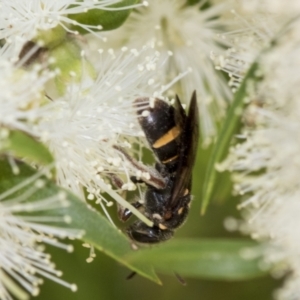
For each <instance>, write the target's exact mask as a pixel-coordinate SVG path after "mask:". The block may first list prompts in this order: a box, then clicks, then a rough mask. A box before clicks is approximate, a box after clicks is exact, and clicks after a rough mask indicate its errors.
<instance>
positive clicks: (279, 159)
mask: <svg viewBox="0 0 300 300" xmlns="http://www.w3.org/2000/svg"><path fill="white" fill-rule="evenodd" d="M299 24H300V23H299V21H297V22H294V24H293V25H292V26H290V27H289V28H288V30H285V31H283V33H284V34H282V36H280V37H278V38H277V40H276V43H274V45H273V47H272V48H271V49H270V50H269V51H267V52H265V53H264V55H263V56H262V57H261V59H260V61H259V63H260V70H259V74H260V75H262V77H261V78H262V79H261V81H259V82H258V83H257V87H256V88H255V89H253V86H254V85H253V82H251V83H250V82H249V91H252V92H251V93H250V95H249V99H248V100H249V101H250V105H249V106H248V109H247V112H246V114H245V116H244V117H245V120H246V121H247V123H246V124H245V127H244V130H243V135H244V141H243V142H241V143H239V144H238V145H236V146H235V147H233V148H232V149H231V153H230V155H229V157H228V159H227V161H226V162H225V163H224V164H223V167H225V168H228V169H229V170H231V171H232V172H234V176H233V179H234V182H235V191H236V192H237V193H239V194H241V195H244V201H243V202H242V203H241V204H240V208H241V209H243V212H244V215H245V219H246V227H247V230H248V231H249V232H250V233H251V235H252V237H254V238H256V239H258V240H262V241H267V242H268V244H269V247H268V251H267V252H266V260H267V261H268V262H271V263H273V264H274V265H275V268H276V267H277V268H278V267H280V265H281V266H282V265H284V266H285V269H284V271H286V270H288V276H287V279H286V281H285V285H284V286H283V288H282V289H280V290H279V291H278V292H277V299H284V300H292V299H293V300H295V299H300V276H299V274H300V259H299V257H300V243H299V232H298V230H299V228H300V219H299V215H300V202H299V199H300V185H299V177H300V139H299V131H300V121H299V120H300V102H299V92H300V75H299V68H300V57H299V47H298V45H299V41H300V35H299ZM282 58H284V59H282ZM251 87H252V88H251ZM249 119H250V120H251V122H249Z"/></svg>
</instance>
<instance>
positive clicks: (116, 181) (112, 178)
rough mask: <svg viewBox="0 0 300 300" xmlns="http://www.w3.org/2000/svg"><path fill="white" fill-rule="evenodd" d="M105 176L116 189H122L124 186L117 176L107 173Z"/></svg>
mask: <svg viewBox="0 0 300 300" xmlns="http://www.w3.org/2000/svg"><path fill="white" fill-rule="evenodd" d="M107 176H108V177H109V179H110V181H111V183H112V184H113V185H114V186H115V187H116V188H117V189H122V186H123V185H124V182H123V180H122V179H121V178H120V177H119V176H117V175H115V174H113V173H108V174H107Z"/></svg>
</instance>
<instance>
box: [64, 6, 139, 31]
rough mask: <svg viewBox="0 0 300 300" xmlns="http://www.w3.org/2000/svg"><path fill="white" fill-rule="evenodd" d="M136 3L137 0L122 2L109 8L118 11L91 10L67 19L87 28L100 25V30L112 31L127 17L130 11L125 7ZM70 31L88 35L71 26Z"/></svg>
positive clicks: (79, 28)
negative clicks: (87, 26)
mask: <svg viewBox="0 0 300 300" xmlns="http://www.w3.org/2000/svg"><path fill="white" fill-rule="evenodd" d="M137 2H138V0H123V1H121V2H119V3H116V4H113V5H111V6H110V8H115V9H116V8H120V10H101V9H91V10H89V11H88V12H86V13H80V14H72V15H69V16H68V17H69V18H70V19H73V20H74V21H77V22H78V23H80V24H84V25H89V26H99V25H100V26H101V27H102V30H112V29H116V28H118V27H120V26H121V25H122V24H123V23H124V22H125V20H126V19H127V17H128V16H129V13H130V12H131V9H127V8H126V7H127V6H131V5H134V4H136V3H137ZM122 8H123V9H122ZM71 29H72V30H77V31H78V32H79V33H81V34H85V33H89V31H87V30H85V29H83V28H82V27H80V26H73V27H71Z"/></svg>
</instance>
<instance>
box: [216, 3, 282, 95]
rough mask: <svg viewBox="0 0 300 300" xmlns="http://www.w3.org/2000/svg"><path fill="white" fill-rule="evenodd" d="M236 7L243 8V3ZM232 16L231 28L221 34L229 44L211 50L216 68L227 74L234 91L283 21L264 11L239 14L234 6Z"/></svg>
mask: <svg viewBox="0 0 300 300" xmlns="http://www.w3.org/2000/svg"><path fill="white" fill-rule="evenodd" d="M236 8H238V10H240V7H236ZM244 13H245V12H244ZM231 17H232V18H234V19H235V21H234V22H232V24H234V25H233V26H232V30H231V31H229V32H227V33H226V32H224V33H223V34H222V39H223V40H226V42H227V45H229V48H227V49H226V50H222V51H221V52H212V53H211V59H212V60H213V61H214V64H215V66H216V69H217V70H222V71H224V72H226V73H227V74H228V76H229V77H230V80H229V86H230V87H231V89H232V91H233V92H235V91H236V90H237V89H238V87H239V86H240V83H241V82H242V80H243V79H244V76H245V75H246V73H247V71H248V69H249V67H250V66H251V65H252V63H253V62H254V61H255V59H256V58H257V56H258V54H259V53H260V52H261V51H262V50H263V49H264V48H265V47H267V46H268V45H269V43H270V41H271V40H272V38H273V37H274V35H275V33H276V32H277V31H278V28H279V27H280V25H279V22H278V21H277V19H276V18H275V17H272V16H266V15H264V14H255V15H251V14H250V15H249V14H244V15H243V14H240V15H239V14H237V13H236V12H235V11H234V10H233V11H232V14H231Z"/></svg>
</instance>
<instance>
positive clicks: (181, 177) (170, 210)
mask: <svg viewBox="0 0 300 300" xmlns="http://www.w3.org/2000/svg"><path fill="white" fill-rule="evenodd" d="M134 105H135V106H136V108H137V113H138V120H139V123H140V126H141V128H142V130H143V131H144V133H145V136H146V138H147V140H148V142H149V144H150V146H151V148H152V150H153V152H154V154H155V156H156V157H157V160H158V161H157V162H156V165H155V170H156V173H158V175H157V174H155V172H152V171H150V170H149V174H150V175H149V178H148V179H147V180H146V179H141V178H136V177H132V178H131V179H132V181H133V182H135V183H140V182H144V183H145V184H146V185H147V191H146V193H145V197H144V199H143V202H142V203H141V202H135V203H133V206H134V207H135V208H138V209H141V210H143V211H144V214H145V216H146V217H147V218H149V219H150V220H151V221H153V223H154V225H153V227H149V226H147V225H146V224H145V223H143V222H142V221H135V222H134V223H133V224H132V225H130V226H129V227H128V228H127V230H126V231H127V234H128V235H129V237H130V238H131V239H132V240H134V241H136V242H139V243H158V242H161V241H165V240H168V239H170V238H171V237H172V236H173V234H174V230H175V229H176V228H178V227H179V226H180V225H181V224H182V223H183V222H184V221H185V219H186V217H187V214H188V212H189V206H190V202H191V195H190V191H191V183H192V170H193V166H194V163H195V158H196V152H197V145H198V136H199V116H198V106H197V98H196V92H194V93H193V95H192V98H191V102H190V107H189V111H188V115H186V113H185V111H184V109H183V107H182V105H181V102H180V100H179V98H178V96H176V99H175V105H174V106H171V105H169V104H167V103H166V102H164V101H163V100H160V99H154V101H151V100H150V99H149V98H139V99H137V100H135V103H134ZM123 153H124V152H123ZM126 156H127V158H128V159H130V158H129V157H128V155H126ZM136 167H137V168H139V166H136ZM119 216H120V218H121V219H122V220H123V221H126V220H127V219H128V218H129V217H130V216H131V212H130V211H129V210H128V209H125V210H122V211H121V213H119Z"/></svg>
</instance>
